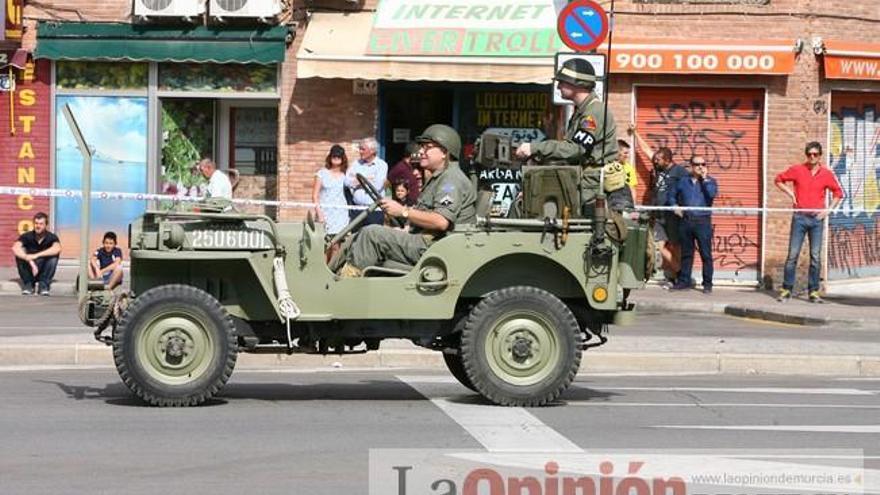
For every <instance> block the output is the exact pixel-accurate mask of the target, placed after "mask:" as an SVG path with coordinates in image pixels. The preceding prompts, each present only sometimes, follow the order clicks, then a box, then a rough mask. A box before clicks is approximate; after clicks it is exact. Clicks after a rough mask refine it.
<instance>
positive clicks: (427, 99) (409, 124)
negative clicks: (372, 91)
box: [379, 86, 455, 165]
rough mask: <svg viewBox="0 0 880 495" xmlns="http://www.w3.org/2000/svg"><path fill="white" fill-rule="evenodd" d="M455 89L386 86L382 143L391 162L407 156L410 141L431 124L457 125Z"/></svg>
mask: <svg viewBox="0 0 880 495" xmlns="http://www.w3.org/2000/svg"><path fill="white" fill-rule="evenodd" d="M454 101H455V95H454V92H453V91H452V90H448V89H447V90H444V89H439V88H438V89H428V90H426V89H424V88H400V87H394V86H391V87H389V88H386V89H385V90H384V93H383V98H382V109H381V112H382V115H383V116H384V122H383V124H384V125H383V129H382V130H383V131H384V132H382V133H381V134H382V135H381V136H380V138H379V144H380V145H381V147H382V150H383V151H384V157H385V161H387V162H388V163H389V165H393V164H394V163H397V161H398V160H400V159H401V158H402V157H403V152H404V148H405V147H406V143H408V142H410V141H412V140H413V139H414V138H415V137H416V136H418V135H419V133H420V132H422V131H423V130H424V129H425V128H426V127H428V126H429V125H431V124H437V123H440V124H453V108H454V107H455V105H454Z"/></svg>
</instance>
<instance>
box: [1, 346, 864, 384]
mask: <svg viewBox="0 0 880 495" xmlns="http://www.w3.org/2000/svg"><path fill="white" fill-rule="evenodd" d="M22 366H57V367H63V366H71V367H75V366H107V367H112V366H113V357H112V353H111V349H110V348H109V347H107V346H102V345H100V344H85V343H81V344H67V345H32V344H9V345H5V346H3V347H0V367H22ZM236 367H237V368H238V369H278V368H281V369H291V370H293V369H303V370H306V369H308V370H313V371H320V370H322V369H327V370H331V369H346V368H357V369H376V370H382V369H399V368H410V369H412V368H416V369H425V370H446V365H445V364H444V363H443V358H442V357H441V355H440V353H439V352H435V351H428V350H403V349H388V350H379V351H376V352H371V353H366V354H357V355H348V356H336V355H328V356H321V355H311V354H295V355H291V356H288V355H266V354H246V353H242V354H239V356H238V363H237V365H236ZM579 373H581V374H585V373H586V374H589V373H639V374H650V373H654V374H683V373H688V374H704V375H806V376H853V377H880V356H865V355H826V356H816V355H801V354H736V353H657V352H653V353H652V352H602V351H593V352H590V353H587V354H586V355H585V357H584V359H583V361H582V364H581V369H580V371H579Z"/></svg>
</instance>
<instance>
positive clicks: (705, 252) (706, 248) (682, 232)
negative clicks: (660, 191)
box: [676, 216, 715, 289]
mask: <svg viewBox="0 0 880 495" xmlns="http://www.w3.org/2000/svg"><path fill="white" fill-rule="evenodd" d="M678 237H679V239H680V240H681V271H680V272H678V280H676V284H678V285H687V286H690V285H691V272H692V270H693V267H694V242H696V243H697V248H699V250H700V260H701V261H702V262H703V287H704V288H707V289H711V288H712V277H713V276H714V275H715V267H714V266H713V265H712V217H708V216H698V217H693V216H685V218H684V219H682V220H681V223H680V224H679V227H678Z"/></svg>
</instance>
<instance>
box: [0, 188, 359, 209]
mask: <svg viewBox="0 0 880 495" xmlns="http://www.w3.org/2000/svg"><path fill="white" fill-rule="evenodd" d="M23 194H28V195H30V196H40V197H52V198H68V199H81V198H82V191H81V190H79V189H53V188H39V187H8V186H0V196H3V195H11V196H21V195H23ZM91 196H92V199H101V200H135V201H175V202H182V203H195V202H198V201H204V200H205V199H207V198H204V197H193V196H174V195H170V194H152V193H129V192H107V191H92V195H91ZM232 203H233V204H237V205H245V206H278V207H281V208H315V207H316V206H320V207H321V209H342V210H366V209H367V207H366V206H350V205H318V204H316V203H307V202H303V201H273V200H268V199H241V198H238V199H233V200H232Z"/></svg>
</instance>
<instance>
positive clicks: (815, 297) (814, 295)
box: [810, 290, 825, 304]
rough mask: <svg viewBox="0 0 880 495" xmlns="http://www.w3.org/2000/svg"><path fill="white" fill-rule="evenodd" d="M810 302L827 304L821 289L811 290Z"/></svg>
mask: <svg viewBox="0 0 880 495" xmlns="http://www.w3.org/2000/svg"><path fill="white" fill-rule="evenodd" d="M810 302H811V303H814V304H825V299H822V296H821V295H820V294H819V291H817V290H814V291H812V292H810Z"/></svg>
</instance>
